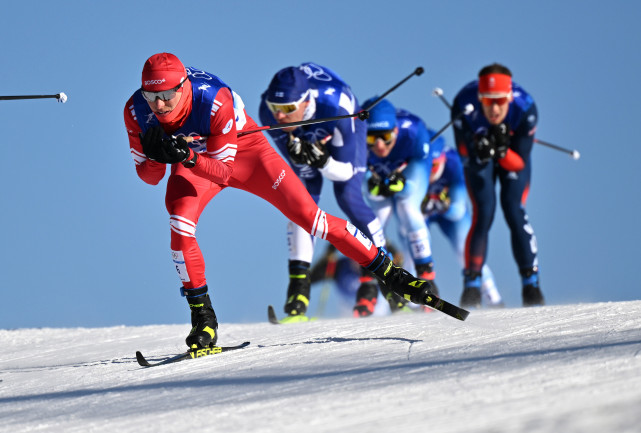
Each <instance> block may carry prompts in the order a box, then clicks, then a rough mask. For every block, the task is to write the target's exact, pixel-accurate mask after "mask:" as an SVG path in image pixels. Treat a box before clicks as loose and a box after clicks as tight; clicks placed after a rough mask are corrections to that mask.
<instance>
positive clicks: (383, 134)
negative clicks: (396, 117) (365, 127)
mask: <svg viewBox="0 0 641 433" xmlns="http://www.w3.org/2000/svg"><path fill="white" fill-rule="evenodd" d="M395 136H396V134H394V130H393V129H390V130H389V131H371V132H368V133H367V145H368V146H370V147H371V146H374V145H375V144H376V140H378V139H379V138H380V139H381V140H383V141H384V142H385V144H390V143H391V142H392V140H393V139H394V137H395Z"/></svg>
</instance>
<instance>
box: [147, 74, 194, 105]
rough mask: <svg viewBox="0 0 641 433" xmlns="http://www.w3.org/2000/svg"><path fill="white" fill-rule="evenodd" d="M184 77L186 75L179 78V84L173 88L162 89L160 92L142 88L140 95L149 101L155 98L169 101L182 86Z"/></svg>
mask: <svg viewBox="0 0 641 433" xmlns="http://www.w3.org/2000/svg"><path fill="white" fill-rule="evenodd" d="M186 79H187V77H183V79H182V80H180V84H179V85H177V86H176V87H174V88H173V89H169V90H163V91H161V92H150V91H148V90H142V97H143V98H145V99H146V100H147V101H149V102H154V101H155V100H156V99H157V98H160V100H161V101H169V100H170V99H173V98H175V97H176V93H177V92H178V89H180V88H181V87H182V86H183V84H184V83H185V80H186Z"/></svg>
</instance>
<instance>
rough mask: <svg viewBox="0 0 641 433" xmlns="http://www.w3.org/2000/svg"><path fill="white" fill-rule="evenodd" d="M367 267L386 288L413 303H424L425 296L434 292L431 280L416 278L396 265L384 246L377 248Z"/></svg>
mask: <svg viewBox="0 0 641 433" xmlns="http://www.w3.org/2000/svg"><path fill="white" fill-rule="evenodd" d="M367 269H368V270H369V271H371V272H373V273H374V275H376V278H378V279H379V280H380V281H381V282H382V283H383V284H385V285H386V286H387V288H389V289H390V290H392V291H394V292H395V293H397V294H398V295H399V296H401V297H403V298H405V299H406V300H408V301H411V302H413V303H415V304H418V305H425V303H426V300H427V297H428V296H429V295H433V294H434V285H433V284H432V283H431V282H429V281H426V280H421V279H420V278H416V277H414V276H412V274H410V273H409V272H407V271H406V270H405V269H403V268H401V267H400V266H396V265H395V264H394V263H393V262H392V259H390V258H389V256H388V255H387V251H385V249H384V248H379V249H378V255H377V256H376V257H375V258H374V260H373V261H372V263H370V264H369V266H367ZM435 296H436V295H435Z"/></svg>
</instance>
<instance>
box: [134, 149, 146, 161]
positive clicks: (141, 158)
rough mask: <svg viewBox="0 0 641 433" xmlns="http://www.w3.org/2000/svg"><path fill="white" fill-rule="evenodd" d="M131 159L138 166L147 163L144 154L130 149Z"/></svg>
mask: <svg viewBox="0 0 641 433" xmlns="http://www.w3.org/2000/svg"><path fill="white" fill-rule="evenodd" d="M131 157H132V158H133V159H134V162H135V163H136V165H140V164H142V163H143V162H145V161H147V157H146V156H145V154H144V153H140V152H138V151H137V150H136V149H134V148H133V147H132V148H131Z"/></svg>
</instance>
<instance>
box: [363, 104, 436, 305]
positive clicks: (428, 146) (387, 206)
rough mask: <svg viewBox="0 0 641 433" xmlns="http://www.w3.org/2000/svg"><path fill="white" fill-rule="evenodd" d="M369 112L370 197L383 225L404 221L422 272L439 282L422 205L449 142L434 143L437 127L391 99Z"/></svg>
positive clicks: (403, 228) (410, 247) (422, 275)
mask: <svg viewBox="0 0 641 433" xmlns="http://www.w3.org/2000/svg"><path fill="white" fill-rule="evenodd" d="M376 99H378V98H376V97H374V98H371V99H369V100H368V101H365V102H364V103H363V105H364V106H365V107H367V106H368V105H371V104H372V103H373V102H374V101H375V100H376ZM369 112H370V116H369V118H368V119H367V145H368V149H369V153H368V160H367V163H368V167H369V170H368V173H367V175H366V178H367V182H366V183H365V184H364V186H366V188H367V192H366V197H367V200H368V202H369V204H370V206H371V207H372V209H373V210H374V212H375V213H376V215H377V216H378V218H379V220H380V221H381V222H382V224H383V226H385V225H386V224H387V222H388V220H389V217H390V215H392V214H393V215H394V216H395V217H396V218H397V219H398V222H399V226H400V229H401V231H402V232H403V234H404V237H405V239H406V240H407V248H408V250H409V253H410V254H409V255H410V257H411V259H412V261H413V262H414V266H415V268H416V274H417V275H418V276H419V278H421V279H424V280H429V281H431V282H432V283H434V278H435V272H434V262H433V259H432V250H431V246H430V236H429V229H428V227H427V224H426V222H425V218H424V217H423V214H422V212H421V203H422V201H423V198H424V197H425V195H426V193H427V190H428V185H429V178H430V172H431V169H432V158H433V157H435V156H438V155H439V154H440V152H441V149H442V148H443V145H444V141H443V139H442V138H441V137H439V138H437V139H436V140H435V141H434V142H433V143H431V138H432V136H433V135H434V134H435V132H434V131H431V130H429V129H428V128H427V127H426V126H425V123H424V122H423V121H422V120H421V119H420V118H419V117H417V116H415V115H414V114H412V113H410V112H408V111H406V110H401V109H399V110H397V109H396V108H395V107H394V106H393V105H392V103H390V102H389V101H388V100H386V99H383V100H382V101H380V102H379V103H378V104H377V105H375V106H374V107H373V108H372V109H370V110H369ZM434 287H435V288H436V284H434ZM435 294H437V292H435ZM394 301H395V300H390V307H391V308H392V310H393V311H394V310H397V309H398V308H402V307H403V305H400V304H397V303H395V302H394Z"/></svg>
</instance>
